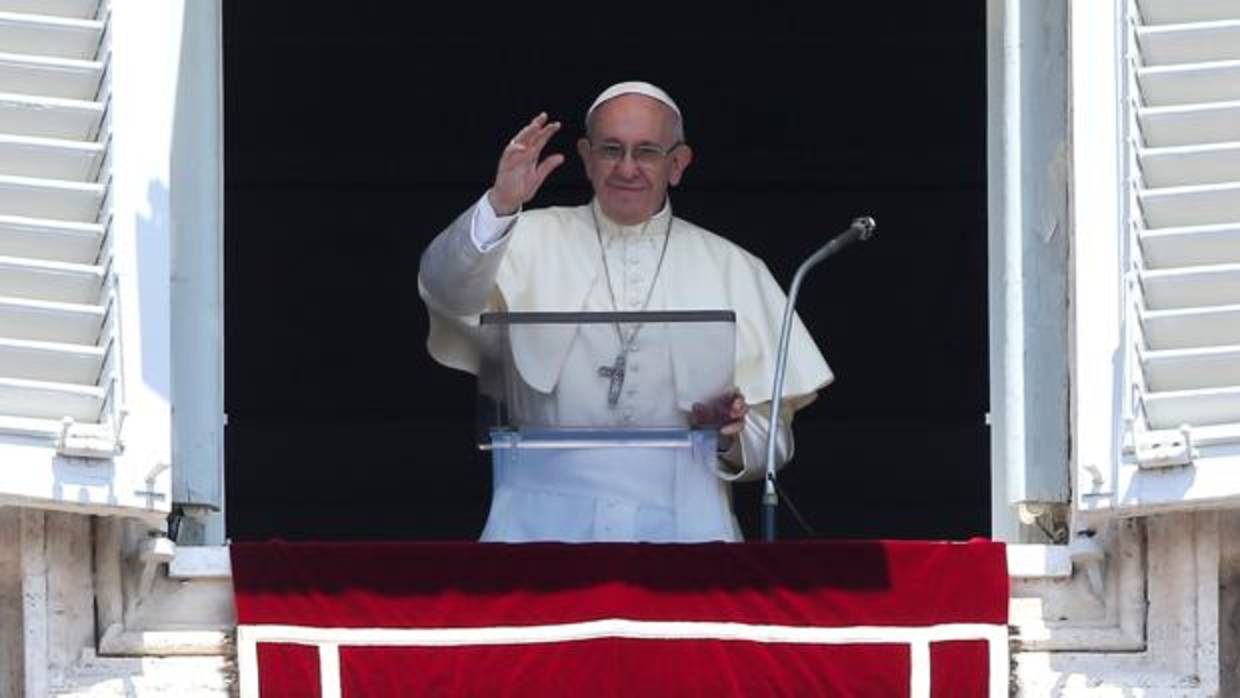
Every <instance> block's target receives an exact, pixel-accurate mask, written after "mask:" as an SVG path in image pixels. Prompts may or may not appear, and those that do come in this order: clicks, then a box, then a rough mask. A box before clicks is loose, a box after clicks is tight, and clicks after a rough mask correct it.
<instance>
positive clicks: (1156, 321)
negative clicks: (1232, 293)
mask: <svg viewBox="0 0 1240 698" xmlns="http://www.w3.org/2000/svg"><path fill="white" fill-rule="evenodd" d="M1142 325H1143V327H1144V328H1145V340H1146V343H1147V344H1148V346H1149V347H1150V348H1151V349H1187V348H1190V347H1205V346H1212V345H1214V346H1222V345H1229V344H1240V305H1224V306H1218V307H1214V308H1189V309H1187V310H1156V311H1149V312H1146V313H1145V314H1144V316H1143V317H1142Z"/></svg>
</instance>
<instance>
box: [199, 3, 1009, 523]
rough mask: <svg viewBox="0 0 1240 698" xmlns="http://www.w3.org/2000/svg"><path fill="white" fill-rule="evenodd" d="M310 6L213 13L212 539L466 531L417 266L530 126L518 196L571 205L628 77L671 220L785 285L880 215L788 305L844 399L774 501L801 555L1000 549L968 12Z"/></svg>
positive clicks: (468, 428)
mask: <svg viewBox="0 0 1240 698" xmlns="http://www.w3.org/2000/svg"><path fill="white" fill-rule="evenodd" d="M317 6H318V5H316V4H315V3H297V4H290V3H278V2H246V1H243V0H231V1H227V2H225V6H224V10H225V12H224V30H223V31H224V50H225V54H224V55H225V82H224V92H225V99H224V103H225V109H226V111H225V143H226V171H225V177H226V178H225V183H226V203H225V208H226V279H225V288H226V295H227V302H226V318H227V336H226V347H227V354H226V359H227V361H226V365H227V376H226V378H227V380H226V390H227V410H228V415H229V425H228V434H227V464H228V465H227V468H228V469H227V488H228V506H227V511H228V531H229V536H230V537H231V538H233V539H234V540H247V539H263V538H270V537H280V538H287V539H348V538H385V539H466V538H473V537H475V536H476V535H477V534H478V532H479V531H480V530H481V527H482V523H483V521H484V518H485V513H486V508H487V502H488V496H489V487H490V474H489V470H488V462H487V460H486V459H485V457H483V456H481V455H480V454H478V453H476V452H475V451H474V450H473V447H472V438H473V424H472V422H473V410H474V403H473V395H474V386H473V380H472V378H471V377H470V376H467V375H464V374H460V373H456V372H454V371H451V370H448V369H445V368H442V367H440V366H437V365H435V364H434V363H433V362H432V361H431V360H430V358H429V357H428V355H427V353H426V350H425V337H426V312H425V309H424V308H423V306H422V304H421V302H420V301H419V299H418V296H417V283H416V272H417V263H418V257H419V255H420V253H421V251H422V249H423V248H424V247H425V246H426V244H427V243H428V242H429V241H430V239H431V238H432V237H433V236H434V235H435V234H436V233H437V232H438V231H439V230H440V229H441V228H442V227H443V226H444V225H446V224H447V223H448V222H449V221H450V220H451V219H452V218H453V217H455V216H456V215H457V214H458V213H459V212H460V211H462V210H463V209H464V208H465V207H467V206H468V205H470V204H471V203H472V202H473V201H474V200H475V199H476V198H477V197H478V196H480V195H481V194H482V192H483V191H484V190H485V188H486V187H487V186H488V185H489V182H490V179H491V176H492V174H493V172H494V167H495V160H496V157H497V156H498V153H499V151H500V149H501V148H502V146H503V144H504V143H505V142H506V141H507V140H508V138H509V137H510V136H511V135H512V134H513V133H514V132H515V130H516V129H517V128H518V127H519V126H520V125H521V124H523V123H524V122H526V121H527V120H528V119H529V118H530V117H531V116H533V115H534V114H536V113H538V112H539V111H541V110H546V111H548V112H550V113H551V114H552V115H553V116H554V117H556V118H560V119H562V120H563V121H564V122H565V125H566V126H565V129H564V132H563V133H561V134H560V135H559V136H558V137H557V139H556V141H554V142H553V144H552V147H553V148H556V149H558V150H559V151H561V152H565V153H567V154H569V155H570V161H569V162H568V163H567V164H566V165H565V166H563V167H561V168H560V170H559V171H558V172H557V173H556V174H554V175H553V176H552V178H551V179H550V180H549V181H548V182H547V184H546V185H545V187H544V190H543V191H542V192H541V193H540V195H539V197H538V199H537V200H536V201H535V202H534V203H535V204H575V203H580V202H584V201H585V200H587V198H588V197H589V190H588V187H587V184H586V182H585V180H584V178H583V177H582V175H581V169H580V163H579V162H578V161H577V160H576V157H575V155H572V152H573V151H572V144H573V143H574V141H575V140H576V138H577V137H579V136H580V135H581V131H582V127H581V119H582V115H583V112H584V111H585V108H586V107H587V106H588V105H589V103H590V102H591V100H593V98H594V96H595V95H596V94H597V93H598V92H599V91H600V90H601V89H602V88H603V87H605V86H607V85H609V84H611V83H613V82H616V81H619V80H624V79H635V78H636V79H646V80H650V81H652V82H655V83H656V84H659V85H661V86H662V87H664V88H665V89H667V90H668V91H669V92H670V93H671V94H672V95H673V97H675V99H676V100H677V101H678V102H679V104H680V106H681V108H682V109H683V110H684V112H685V121H686V130H687V133H688V139H689V141H690V142H691V144H692V145H693V147H694V149H695V152H696V160H695V162H694V163H693V165H692V167H691V168H690V169H689V171H688V173H687V175H686V181H685V182H684V183H683V184H682V186H681V187H680V188H678V189H677V190H675V191H674V193H673V203H674V206H675V209H676V212H677V214H678V215H680V216H682V217H684V218H687V219H689V220H692V221H694V222H696V223H698V224H700V225H703V226H705V227H706V228H709V229H712V230H715V231H716V232H719V233H721V234H724V235H726V236H728V237H730V238H732V239H733V240H735V241H737V242H738V243H739V244H741V245H742V246H744V247H746V248H748V249H749V250H751V251H753V252H755V253H757V254H758V255H760V256H761V257H763V258H764V259H766V260H767V262H768V264H769V265H770V267H771V269H772V271H773V272H774V273H775V275H776V278H777V279H779V280H780V282H781V283H782V284H784V285H785V286H786V285H787V283H788V282H789V281H790V279H791V277H792V273H793V272H794V271H795V269H796V266H797V265H798V264H799V263H800V261H801V260H802V259H803V258H804V257H805V256H806V255H808V254H809V253H810V252H812V251H813V250H814V249H815V248H816V247H817V246H818V245H819V244H821V243H822V242H824V241H825V240H826V239H827V238H828V237H829V236H831V235H833V234H835V233H836V232H838V231H840V230H842V229H843V228H844V227H845V226H846V225H847V224H848V222H849V221H850V220H851V219H852V217H854V216H857V215H862V214H869V215H873V216H874V217H875V218H876V219H877V220H878V223H879V228H878V236H877V238H876V239H875V240H874V241H873V242H870V243H868V244H866V245H861V246H857V247H855V248H853V249H850V250H848V251H847V252H846V253H845V254H843V255H841V256H840V257H839V258H837V259H835V260H832V261H831V262H829V263H828V264H827V265H825V266H823V267H820V268H819V269H818V270H817V271H816V272H815V273H814V275H812V276H811V277H810V278H809V280H808V281H807V282H806V285H805V286H804V288H803V293H802V296H801V300H800V303H799V305H798V308H799V310H800V312H801V314H802V316H803V317H804V319H805V320H806V323H807V324H808V326H809V328H810V330H811V332H812V333H813V335H814V336H815V337H816V338H817V340H818V341H819V343H820V345H821V346H822V347H823V349H824V352H825V354H826V356H827V359H828V361H829V362H830V363H831V365H832V367H833V368H834V370H835V372H836V374H837V379H836V382H835V384H834V385H832V386H831V387H830V388H829V389H828V390H827V391H825V392H824V393H823V394H822V396H821V397H820V399H819V400H818V402H817V403H816V404H814V405H813V406H811V407H810V408H809V409H807V410H805V411H804V412H802V413H800V414H799V416H798V418H797V422H796V433H797V456H796V459H795V461H794V462H793V464H792V465H791V466H790V467H789V468H788V469H787V470H785V471H784V475H783V478H782V482H783V483H784V484H785V485H787V487H788V489H789V491H790V492H791V493H792V496H793V500H794V502H795V503H796V504H797V505H798V507H799V509H800V510H801V511H802V512H803V514H804V515H805V517H806V518H807V519H808V520H809V522H810V523H811V524H812V526H813V527H814V528H815V529H816V531H817V533H818V535H820V536H825V537H894V538H966V537H969V536H973V535H985V534H986V533H988V530H989V505H990V504H989V503H990V482H989V447H988V434H987V428H986V427H985V425H984V414H985V412H986V409H987V368H986V361H987V358H986V336H987V330H986V191H985V113H986V109H985V63H984V60H985V55H984V54H985V16H984V3H982V2H981V1H980V0H973V1H971V2H948V3H906V2H895V1H894V0H886V1H876V2H870V3H815V4H808V3H806V4H802V3H779V2H766V3H753V4H740V3H737V4H716V5H701V4H689V3H682V4H673V3H650V4H649V5H643V4H642V3H624V4H623V5H600V6H598V7H597V8H594V9H590V8H589V7H588V6H585V5H581V4H580V3H558V2H550V3H547V2H544V3H539V4H538V5H536V6H531V5H528V4H517V3H508V4H504V5H495V6H491V5H479V4H476V3H456V4H452V3H448V4H447V5H444V4H441V3H438V4H435V5H433V7H434V8H435V9H434V10H433V12H432V11H429V10H427V9H426V8H427V7H432V6H428V5H425V4H420V3H390V2H360V1H359V2H354V3H352V4H350V5H349V6H348V8H347V12H338V11H335V10H334V9H333V11H330V12H328V11H326V9H327V6H326V5H323V9H324V11H323V12H316V11H313V8H314V7H317ZM605 7H609V8H610V9H608V10H607V11H605V12H603V11H601V10H600V8H605ZM735 501H736V508H737V510H738V512H739V513H740V515H741V518H742V520H743V524H744V525H745V526H746V529H747V531H748V532H749V533H750V534H751V535H753V534H754V533H756V524H757V517H756V513H757V507H758V501H759V492H758V490H757V488H756V487H755V486H743V487H740V488H738V489H737V491H736V500H735ZM781 525H782V531H783V533H784V534H785V535H786V536H788V537H802V536H806V535H808V534H807V533H804V532H803V531H801V530H800V528H799V527H798V526H797V524H796V523H795V522H794V521H793V519H792V518H791V517H790V516H788V515H787V513H786V512H785V518H784V521H783V523H782V524H781Z"/></svg>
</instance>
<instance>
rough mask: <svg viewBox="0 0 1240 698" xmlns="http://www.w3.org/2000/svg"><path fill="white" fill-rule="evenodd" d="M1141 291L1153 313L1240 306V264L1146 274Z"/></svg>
mask: <svg viewBox="0 0 1240 698" xmlns="http://www.w3.org/2000/svg"><path fill="white" fill-rule="evenodd" d="M1141 288H1142V290H1143V291H1144V295H1145V301H1146V303H1147V307H1148V308H1149V309H1150V310H1169V309H1172V308H1189V307H1197V308H1200V307H1208V306H1220V305H1236V304H1240V264H1218V265H1214V266H1208V267H1184V268H1178V269H1164V270H1155V271H1146V272H1144V273H1142V274H1141Z"/></svg>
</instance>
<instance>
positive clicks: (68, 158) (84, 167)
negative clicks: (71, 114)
mask: <svg viewBox="0 0 1240 698" xmlns="http://www.w3.org/2000/svg"><path fill="white" fill-rule="evenodd" d="M103 153H104V146H103V144H102V143H82V142H80V141H69V140H64V139H57V138H33V137H30V136H8V135H3V134H0V175H14V176H18V177H40V178H45V179H58V180H70V181H74V182H85V181H87V180H93V179H94V174H95V172H96V171H97V168H98V166H99V162H100V160H102V159H103Z"/></svg>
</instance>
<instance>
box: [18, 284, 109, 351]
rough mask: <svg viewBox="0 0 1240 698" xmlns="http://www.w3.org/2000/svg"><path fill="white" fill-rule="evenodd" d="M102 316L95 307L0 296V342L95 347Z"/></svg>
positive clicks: (97, 307)
mask: <svg viewBox="0 0 1240 698" xmlns="http://www.w3.org/2000/svg"><path fill="white" fill-rule="evenodd" d="M104 314H105V310H104V309H103V308H102V307H100V306H97V305H83V304H78V303H53V302H49V301H33V300H29V299H25V298H9V297H3V296H0V338H4V339H28V340H35V341H42V342H63V343H67V344H94V343H96V342H97V341H98V339H99V331H100V330H101V329H102V327H103V317H104Z"/></svg>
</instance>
